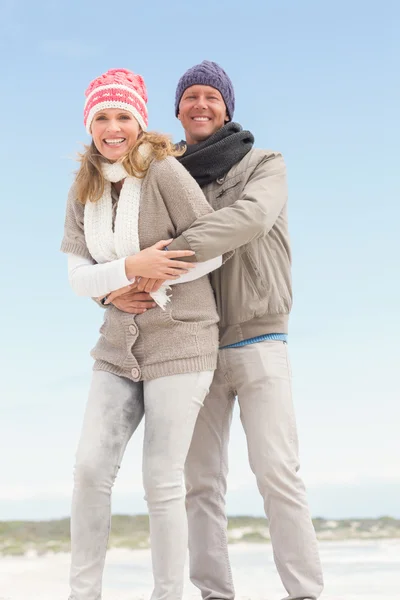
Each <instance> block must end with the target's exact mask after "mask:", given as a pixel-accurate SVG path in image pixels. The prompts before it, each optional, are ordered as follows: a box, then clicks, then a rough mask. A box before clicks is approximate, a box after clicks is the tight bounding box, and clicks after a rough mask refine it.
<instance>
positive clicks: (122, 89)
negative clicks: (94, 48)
mask: <svg viewBox="0 0 400 600" xmlns="http://www.w3.org/2000/svg"><path fill="white" fill-rule="evenodd" d="M85 96H86V102H85V108H84V114H83V122H84V125H85V127H86V130H87V132H88V133H89V134H90V128H91V125H92V121H93V118H94V116H95V114H96V113H97V112H99V111H101V110H105V109H107V108H120V109H122V110H127V111H129V112H130V113H131V114H132V115H133V116H134V117H135V119H136V120H137V121H138V123H139V125H140V127H141V128H142V130H143V131H146V129H147V125H148V117H147V106H146V103H147V90H146V84H145V82H144V79H143V77H142V76H141V75H136V74H135V73H133V72H132V71H128V70H127V69H110V70H109V71H107V72H106V73H103V75H100V77H97V78H96V79H93V81H91V83H90V84H89V86H88V88H87V90H86V92H85Z"/></svg>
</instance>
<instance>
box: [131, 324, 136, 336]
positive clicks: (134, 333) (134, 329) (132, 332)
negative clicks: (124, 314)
mask: <svg viewBox="0 0 400 600" xmlns="http://www.w3.org/2000/svg"><path fill="white" fill-rule="evenodd" d="M129 331H130V332H131V334H132V335H136V334H137V332H138V328H137V326H136V325H129Z"/></svg>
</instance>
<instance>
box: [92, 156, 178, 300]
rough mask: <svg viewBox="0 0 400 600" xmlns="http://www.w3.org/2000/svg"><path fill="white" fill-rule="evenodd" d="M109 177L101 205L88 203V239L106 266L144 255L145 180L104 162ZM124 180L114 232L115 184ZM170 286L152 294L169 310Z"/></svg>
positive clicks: (115, 165)
mask: <svg viewBox="0 0 400 600" xmlns="http://www.w3.org/2000/svg"><path fill="white" fill-rule="evenodd" d="M102 169H103V175H104V178H105V180H106V181H105V185H104V192H103V195H102V196H101V198H100V199H99V200H97V202H86V204H85V239H86V244H87V247H88V249H89V252H90V254H91V255H92V257H93V258H94V260H95V261H96V262H97V263H100V264H102V263H106V262H110V261H112V260H117V259H118V258H123V257H124V256H132V255H134V254H137V253H138V252H140V241H139V207H140V197H141V187H142V181H143V180H142V179H139V178H137V177H130V176H129V175H128V173H127V172H126V170H125V168H124V167H123V165H122V164H121V163H103V165H102ZM122 179H123V180H124V183H123V185H122V189H121V193H120V196H119V199H118V204H117V211H116V216H115V223H114V230H113V203H112V197H111V183H116V182H118V181H121V180H122ZM169 289H170V288H169V286H167V285H163V286H161V288H160V289H159V290H158V291H157V292H152V293H151V296H152V298H153V299H154V301H155V302H156V303H157V304H158V305H159V306H160V307H161V308H162V309H165V306H166V304H167V302H168V301H169V296H168V294H167V290H169Z"/></svg>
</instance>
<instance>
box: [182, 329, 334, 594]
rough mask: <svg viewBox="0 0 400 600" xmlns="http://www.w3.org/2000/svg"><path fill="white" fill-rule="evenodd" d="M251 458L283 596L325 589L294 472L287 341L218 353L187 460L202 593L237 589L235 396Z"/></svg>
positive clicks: (193, 559)
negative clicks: (228, 499)
mask: <svg viewBox="0 0 400 600" xmlns="http://www.w3.org/2000/svg"><path fill="white" fill-rule="evenodd" d="M236 396H237V398H238V401H239V406H240V418H241V421H242V424H243V428H244V431H245V434H246V438H247V447H248V454H249V461H250V466H251V469H252V471H253V473H254V474H255V476H256V479H257V485H258V489H259V491H260V494H261V495H262V497H263V499H264V508H265V514H266V515H267V517H268V519H269V530H270V535H271V542H272V547H273V553H274V559H275V564H276V567H277V570H278V572H279V575H280V577H281V580H282V583H283V585H284V587H285V589H286V590H287V593H288V596H287V600H305V599H307V600H308V599H310V600H316V599H317V598H318V597H319V596H320V594H321V592H322V589H323V578H322V571H321V565H320V561H319V555H318V548H317V541H316V536H315V532H314V528H313V525H312V521H311V518H310V514H309V509H308V505H307V499H306V493H305V488H304V485H303V482H302V480H301V479H300V477H299V476H298V474H297V471H298V469H299V461H298V440H297V431H296V421H295V415H294V409H293V405H292V393H291V372H290V366H289V359H288V354H287V345H286V344H285V343H283V342H280V341H265V342H259V343H256V344H252V345H248V346H243V347H240V348H228V349H225V350H221V351H220V353H219V362H218V368H217V371H216V372H215V375H214V379H213V383H212V385H211V388H210V393H209V395H208V396H207V398H206V400H205V403H204V406H203V408H202V410H201V412H200V414H199V418H198V420H197V423H196V427H195V431H194V435H193V439H192V443H191V447H190V451H189V455H188V458H187V461H186V468H185V478H186V488H187V496H186V508H187V514H188V522H189V553H190V577H191V580H192V583H193V584H194V585H195V586H197V587H198V588H199V589H200V590H201V593H202V597H203V598H204V600H211V599H217V598H218V599H223V600H233V598H234V597H235V592H234V587H233V582H232V575H231V569H230V564H229V557H228V548H227V530H226V525H227V519H226V514H225V494H226V478H227V474H228V441H229V428H230V424H231V419H232V410H233V404H234V400H235V397H236Z"/></svg>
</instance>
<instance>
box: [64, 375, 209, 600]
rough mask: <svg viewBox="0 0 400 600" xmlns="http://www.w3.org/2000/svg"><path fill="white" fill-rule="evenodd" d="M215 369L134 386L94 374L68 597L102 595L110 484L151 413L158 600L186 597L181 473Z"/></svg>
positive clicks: (148, 443)
mask: <svg viewBox="0 0 400 600" xmlns="http://www.w3.org/2000/svg"><path fill="white" fill-rule="evenodd" d="M212 376H213V373H212V372H209V371H207V372H203V373H188V374H184V375H173V376H171V377H161V378H159V379H155V380H152V381H146V382H144V384H142V383H134V382H132V381H130V380H128V379H125V378H123V377H118V376H116V375H113V374H111V373H107V372H104V371H95V372H94V373H93V379H92V385H91V389H90V393H89V399H88V403H87V407H86V412H85V417H84V421H83V428H82V432H81V437H80V441H79V446H78V451H77V457H76V465H75V485H74V492H73V500H72V510H71V575H70V585H71V595H70V600H100V599H101V587H102V576H103V569H104V561H105V556H106V549H107V543H108V536H109V531H110V518H111V506H110V498H111V488H112V486H113V483H114V480H115V477H116V475H117V472H118V470H119V466H120V464H121V460H122V457H123V454H124V451H125V448H126V445H127V443H128V441H129V439H130V437H131V436H132V434H133V432H134V431H135V429H136V428H137V426H138V425H139V423H140V421H141V419H142V417H143V413H144V414H145V432H144V447H143V484H144V489H145V494H146V500H147V505H148V510H149V519H150V541H151V554H152V564H153V575H154V591H153V594H152V596H151V598H152V600H180V599H181V598H182V594H183V571H184V563H185V556H186V551H187V544H188V539H187V536H188V533H187V518H186V511H185V489H184V485H183V471H184V464H185V460H186V456H187V453H188V450H189V446H190V441H191V439H192V434H193V430H194V426H195V423H196V419H197V416H198V413H199V410H200V408H201V406H202V404H203V401H204V398H205V396H206V394H207V392H208V389H209V387H210V384H211V380H212Z"/></svg>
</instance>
